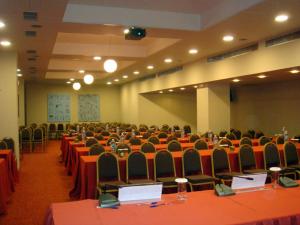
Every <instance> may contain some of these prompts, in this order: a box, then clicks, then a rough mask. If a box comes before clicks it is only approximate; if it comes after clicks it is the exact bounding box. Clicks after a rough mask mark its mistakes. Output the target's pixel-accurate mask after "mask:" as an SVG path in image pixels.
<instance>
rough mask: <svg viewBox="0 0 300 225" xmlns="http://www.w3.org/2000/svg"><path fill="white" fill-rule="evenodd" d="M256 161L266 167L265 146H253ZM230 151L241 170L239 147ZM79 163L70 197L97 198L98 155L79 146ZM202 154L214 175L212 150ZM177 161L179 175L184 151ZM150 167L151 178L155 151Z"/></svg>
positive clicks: (235, 167) (123, 170)
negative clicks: (89, 154) (264, 159)
mask: <svg viewBox="0 0 300 225" xmlns="http://www.w3.org/2000/svg"><path fill="white" fill-rule="evenodd" d="M278 149H279V152H280V156H281V162H283V145H278ZM297 149H298V151H299V153H300V144H297ZM253 150H254V153H255V158H256V163H257V167H258V168H264V161H263V146H254V147H253ZM227 151H228V155H229V161H230V166H231V169H232V171H236V172H239V161H238V151H239V148H235V150H234V151H229V150H227ZM76 152H77V154H76V155H77V159H76V160H77V163H76V166H75V169H74V172H73V189H72V190H71V191H70V197H72V198H80V199H87V198H95V191H96V183H97V182H96V174H97V173H96V159H97V157H98V156H86V154H87V152H88V149H87V148H77V149H76ZM199 152H200V155H201V162H202V165H203V173H204V174H207V175H212V171H211V150H202V151H199ZM172 155H173V157H174V161H175V168H176V173H177V176H181V175H182V165H181V158H182V152H172ZM146 157H147V159H148V167H149V168H148V169H149V175H150V178H153V177H154V176H153V173H154V171H153V157H154V153H147V154H146ZM119 167H120V175H121V179H122V180H123V181H126V160H125V158H121V159H119Z"/></svg>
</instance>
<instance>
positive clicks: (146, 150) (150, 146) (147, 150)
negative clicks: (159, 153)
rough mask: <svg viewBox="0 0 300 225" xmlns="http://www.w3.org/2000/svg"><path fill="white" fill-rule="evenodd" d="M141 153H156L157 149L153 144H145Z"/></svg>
mask: <svg viewBox="0 0 300 225" xmlns="http://www.w3.org/2000/svg"><path fill="white" fill-rule="evenodd" d="M141 151H142V152H144V153H154V152H156V149H155V146H154V144H153V143H151V142H145V143H143V144H142V145H141Z"/></svg>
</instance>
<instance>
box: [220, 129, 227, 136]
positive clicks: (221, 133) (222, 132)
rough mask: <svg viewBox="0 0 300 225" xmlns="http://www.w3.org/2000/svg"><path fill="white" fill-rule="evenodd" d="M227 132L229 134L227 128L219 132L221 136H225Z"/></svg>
mask: <svg viewBox="0 0 300 225" xmlns="http://www.w3.org/2000/svg"><path fill="white" fill-rule="evenodd" d="M226 134H227V131H226V130H221V131H220V133H219V137H225V136H226Z"/></svg>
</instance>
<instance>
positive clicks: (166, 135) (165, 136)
mask: <svg viewBox="0 0 300 225" xmlns="http://www.w3.org/2000/svg"><path fill="white" fill-rule="evenodd" d="M157 137H158V138H168V134H167V133H165V132H160V133H159V134H158V135H157Z"/></svg>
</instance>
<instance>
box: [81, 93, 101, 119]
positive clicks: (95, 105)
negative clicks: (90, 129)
mask: <svg viewBox="0 0 300 225" xmlns="http://www.w3.org/2000/svg"><path fill="white" fill-rule="evenodd" d="M99 111H100V110H99V96H98V95H79V96H78V119H79V121H81V122H85V121H99V120H100V115H99V114H100V113H99Z"/></svg>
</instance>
